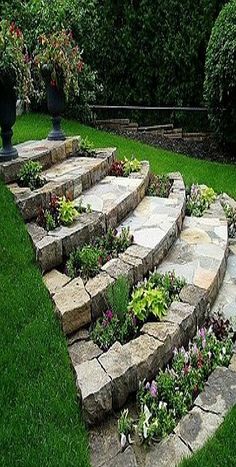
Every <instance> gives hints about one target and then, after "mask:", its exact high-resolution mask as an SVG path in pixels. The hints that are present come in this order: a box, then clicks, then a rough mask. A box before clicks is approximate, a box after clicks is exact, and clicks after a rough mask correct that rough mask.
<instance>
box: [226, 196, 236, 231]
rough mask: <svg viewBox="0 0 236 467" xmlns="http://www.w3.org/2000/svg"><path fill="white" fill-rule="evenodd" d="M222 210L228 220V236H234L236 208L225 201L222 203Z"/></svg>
mask: <svg viewBox="0 0 236 467" xmlns="http://www.w3.org/2000/svg"><path fill="white" fill-rule="evenodd" d="M223 208H224V212H225V215H226V218H227V221H228V233H229V238H235V237H236V209H235V208H233V207H232V206H230V205H229V204H227V203H224V204H223Z"/></svg>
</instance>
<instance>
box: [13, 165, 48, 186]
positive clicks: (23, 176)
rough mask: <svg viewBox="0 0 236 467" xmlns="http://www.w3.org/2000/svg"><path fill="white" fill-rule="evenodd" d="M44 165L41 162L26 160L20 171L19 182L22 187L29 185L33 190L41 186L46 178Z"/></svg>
mask: <svg viewBox="0 0 236 467" xmlns="http://www.w3.org/2000/svg"><path fill="white" fill-rule="evenodd" d="M42 170H43V167H42V165H41V164H40V162H37V161H28V162H26V163H25V164H24V165H23V166H22V168H21V169H20V171H19V173H18V184H19V186H22V187H29V188H30V189H31V190H37V188H41V187H42V186H43V185H44V184H45V183H46V180H45V179H44V178H43V177H42Z"/></svg>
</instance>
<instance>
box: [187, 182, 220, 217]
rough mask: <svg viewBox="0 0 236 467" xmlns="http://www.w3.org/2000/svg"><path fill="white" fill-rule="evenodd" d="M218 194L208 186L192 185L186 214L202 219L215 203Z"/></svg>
mask: <svg viewBox="0 0 236 467" xmlns="http://www.w3.org/2000/svg"><path fill="white" fill-rule="evenodd" d="M215 199H216V194H215V192H214V190H213V188H209V187H208V186H200V185H192V186H191V188H190V190H189V193H188V194H187V204H186V212H187V215H189V216H195V217H201V216H202V215H203V213H204V211H206V209H209V207H210V205H211V204H212V203H213V202H214V201H215Z"/></svg>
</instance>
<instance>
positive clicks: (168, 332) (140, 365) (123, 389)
mask: <svg viewBox="0 0 236 467" xmlns="http://www.w3.org/2000/svg"><path fill="white" fill-rule="evenodd" d="M216 212H218V215H219V217H213V215H214V216H215V214H216ZM227 253H228V236H227V222H226V219H223V217H222V211H221V209H220V206H219V205H218V203H215V206H213V208H212V209H211V210H209V212H207V213H206V214H205V216H204V217H203V218H185V221H184V225H183V230H182V233H181V235H180V238H179V239H178V240H177V241H176V243H175V245H174V246H173V248H172V249H171V250H170V253H169V254H168V256H167V257H166V259H165V260H164V261H163V262H162V263H161V264H160V266H159V268H158V271H160V272H166V271H172V270H175V272H176V273H177V274H178V275H180V276H182V277H185V279H186V281H187V285H186V286H185V287H184V288H183V289H182V291H181V294H180V299H181V302H173V303H172V305H171V306H170V308H169V310H168V313H167V316H166V317H165V319H163V320H161V321H160V322H149V323H146V324H145V325H144V326H143V328H142V330H141V335H140V336H139V337H137V338H136V339H133V340H132V341H130V342H128V343H127V344H125V345H121V344H120V343H118V342H116V343H115V344H114V345H113V346H112V347H111V348H110V349H109V350H108V351H107V352H106V353H102V354H101V353H99V354H98V355H97V356H95V355H94V353H93V357H88V358H87V361H85V360H84V359H83V361H82V362H80V363H77V364H75V372H76V378H77V387H78V391H79V393H80V396H81V400H82V407H83V411H84V416H85V418H86V420H87V422H88V423H90V424H93V423H96V422H98V421H100V420H101V419H102V418H104V417H105V416H106V415H107V414H108V413H109V412H111V411H112V410H114V409H118V408H120V407H122V406H123V404H124V403H125V401H126V400H127V398H128V396H129V395H130V393H132V392H135V391H137V389H138V385H139V382H140V381H143V379H144V378H148V379H151V378H153V377H155V375H156V374H157V372H158V369H160V368H162V367H163V366H164V365H166V364H167V363H168V361H169V360H170V358H171V356H172V354H173V350H174V348H175V347H180V346H181V345H186V344H187V342H188V341H189V340H190V339H192V338H193V336H194V335H195V333H196V330H197V327H198V326H201V325H202V324H203V322H204V321H205V319H206V317H207V316H208V314H209V309H210V305H211V304H212V303H213V302H214V299H215V298H216V296H217V294H218V291H219V288H220V286H221V283H222V281H223V277H224V273H225V269H226V262H227ZM76 344H77V355H80V348H79V343H78V342H77V343H76ZM87 345H91V344H90V343H89V341H88V342H87ZM69 350H70V348H69ZM71 351H73V345H72V347H71ZM74 354H75V351H74ZM88 355H89V354H88ZM90 358H91V359H90Z"/></svg>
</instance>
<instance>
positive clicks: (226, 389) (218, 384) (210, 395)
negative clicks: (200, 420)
mask: <svg viewBox="0 0 236 467" xmlns="http://www.w3.org/2000/svg"><path fill="white" fill-rule="evenodd" d="M235 404H236V373H235V372H234V371H231V370H230V369H228V368H224V367H222V368H221V367H220V368H216V370H214V371H213V373H212V374H211V375H210V377H209V379H208V382H207V385H206V386H205V389H204V391H203V392H202V393H201V394H199V396H198V397H197V399H196V400H195V405H197V406H198V407H201V408H202V409H203V410H204V411H209V412H214V413H216V414H218V415H220V416H222V417H224V416H225V415H226V413H227V412H228V410H229V409H231V407H233V406H234V405H235Z"/></svg>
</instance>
